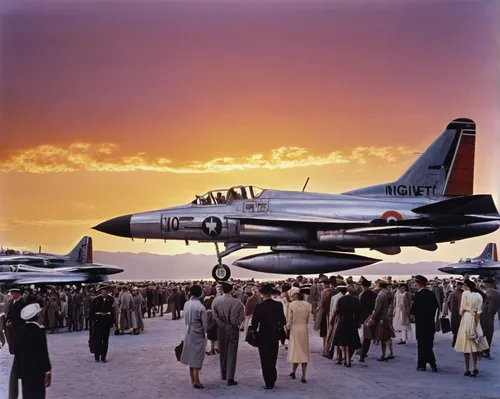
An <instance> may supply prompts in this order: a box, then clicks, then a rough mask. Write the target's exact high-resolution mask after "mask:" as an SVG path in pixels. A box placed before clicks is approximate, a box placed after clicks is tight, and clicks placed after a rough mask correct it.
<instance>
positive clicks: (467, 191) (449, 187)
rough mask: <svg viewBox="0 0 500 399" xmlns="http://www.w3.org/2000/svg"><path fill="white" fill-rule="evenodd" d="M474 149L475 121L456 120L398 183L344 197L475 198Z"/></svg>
mask: <svg viewBox="0 0 500 399" xmlns="http://www.w3.org/2000/svg"><path fill="white" fill-rule="evenodd" d="M475 147H476V124H475V122H474V121H473V120H472V119H467V118H459V119H455V120H453V121H451V122H450V123H449V124H448V126H447V127H446V129H445V130H444V131H443V132H442V133H441V134H440V135H439V137H438V138H437V139H436V140H435V141H434V142H433V143H432V144H431V145H430V146H429V147H428V148H427V150H426V151H425V152H423V153H422V154H421V155H420V156H419V157H418V159H417V160H416V161H415V162H414V163H413V164H412V165H411V166H410V167H409V168H408V169H407V170H406V172H405V173H403V175H402V176H401V177H400V178H399V179H398V180H396V181H395V182H392V183H387V184H379V185H376V186H371V187H366V188H361V189H358V190H354V191H350V192H348V193H344V194H349V195H360V196H399V197H401V196H403V197H435V196H446V197H455V196H466V195H472V194H473V192H474V154H475Z"/></svg>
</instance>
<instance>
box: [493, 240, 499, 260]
mask: <svg viewBox="0 0 500 399" xmlns="http://www.w3.org/2000/svg"><path fill="white" fill-rule="evenodd" d="M493 261H494V262H498V252H497V244H493Z"/></svg>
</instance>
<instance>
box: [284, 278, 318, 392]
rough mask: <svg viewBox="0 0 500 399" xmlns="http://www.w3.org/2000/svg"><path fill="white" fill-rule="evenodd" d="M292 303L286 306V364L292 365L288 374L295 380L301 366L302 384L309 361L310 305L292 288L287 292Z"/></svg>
mask: <svg viewBox="0 0 500 399" xmlns="http://www.w3.org/2000/svg"><path fill="white" fill-rule="evenodd" d="M289 296H290V298H291V299H292V302H291V303H290V304H289V305H288V316H287V325H286V328H287V331H288V334H289V344H288V362H289V363H292V364H293V371H292V373H291V374H290V377H292V379H295V372H296V371H297V368H298V367H299V363H300V364H301V365H302V379H301V382H302V383H306V369H307V363H308V362H309V359H310V353H309V329H308V325H309V316H310V314H311V311H312V305H311V304H310V303H308V302H306V301H304V295H303V294H301V292H300V289H299V288H297V287H293V288H292V289H291V290H290V291H289Z"/></svg>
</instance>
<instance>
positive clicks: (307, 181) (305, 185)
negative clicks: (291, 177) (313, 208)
mask: <svg viewBox="0 0 500 399" xmlns="http://www.w3.org/2000/svg"><path fill="white" fill-rule="evenodd" d="M307 183H309V177H308V178H307V180H306V182H305V184H304V187H302V191H304V190H305V189H306V187H307Z"/></svg>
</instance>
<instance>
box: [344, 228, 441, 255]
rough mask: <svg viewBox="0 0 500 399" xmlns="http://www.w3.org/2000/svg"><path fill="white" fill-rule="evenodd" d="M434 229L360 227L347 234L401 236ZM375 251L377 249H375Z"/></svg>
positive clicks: (350, 230) (347, 231)
mask: <svg viewBox="0 0 500 399" xmlns="http://www.w3.org/2000/svg"><path fill="white" fill-rule="evenodd" d="M433 230H435V229H434V228H433V227H426V226H379V227H360V228H356V229H349V230H346V231H345V232H346V234H399V233H407V232H415V231H433ZM374 249H375V248H374Z"/></svg>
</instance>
